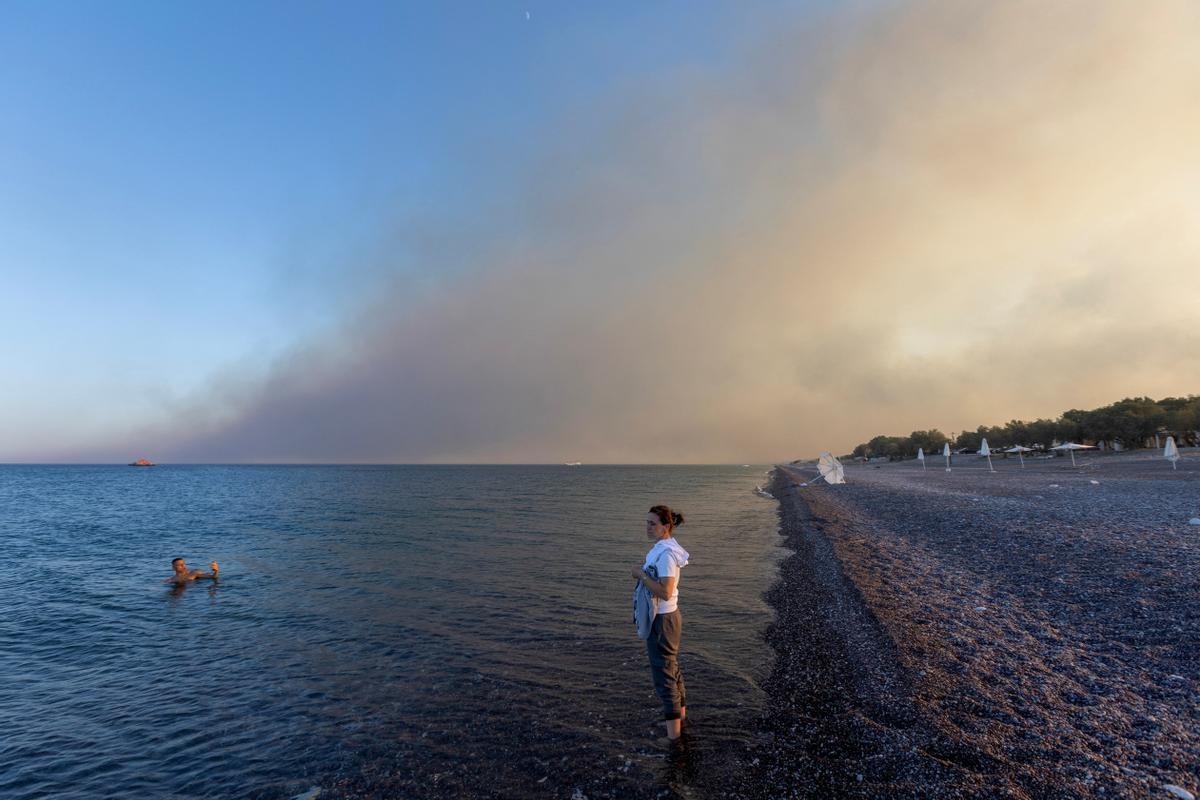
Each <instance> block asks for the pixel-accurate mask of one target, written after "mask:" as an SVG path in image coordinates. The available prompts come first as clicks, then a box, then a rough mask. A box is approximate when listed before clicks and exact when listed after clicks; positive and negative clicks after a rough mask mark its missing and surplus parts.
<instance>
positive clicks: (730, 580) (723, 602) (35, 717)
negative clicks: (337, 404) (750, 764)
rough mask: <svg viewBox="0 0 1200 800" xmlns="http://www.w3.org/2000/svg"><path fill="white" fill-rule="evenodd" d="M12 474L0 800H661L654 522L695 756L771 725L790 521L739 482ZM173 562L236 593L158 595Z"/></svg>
mask: <svg viewBox="0 0 1200 800" xmlns="http://www.w3.org/2000/svg"><path fill="white" fill-rule="evenodd" d="M0 470H3V473H2V474H0V477H2V478H3V480H2V481H0V545H2V546H3V549H4V552H5V553H6V554H11V555H8V556H7V557H6V558H5V559H3V560H0V675H3V676H4V678H5V680H4V681H2V682H0V730H4V731H5V736H4V737H3V738H2V739H0V764H2V765H3V767H0V796H3V797H5V798H12V799H13V800H32V798H35V797H43V796H61V797H168V796H174V795H175V794H178V788H177V787H180V786H187V787H188V790H187V792H186V793H187V795H188V796H190V797H223V798H224V797H255V798H265V799H270V800H275V799H276V798H280V799H282V798H290V797H293V796H295V795H298V794H301V793H303V792H305V791H308V790H309V789H310V788H312V787H314V786H316V787H320V788H321V789H322V794H321V797H322V798H334V797H338V796H349V795H354V794H355V793H358V794H360V795H379V796H388V795H398V796H414V795H417V796H428V795H430V794H438V795H439V796H448V797H454V796H461V797H471V796H479V795H487V796H494V795H497V794H500V795H508V796H528V795H531V794H540V795H546V794H558V795H565V796H570V795H571V793H572V790H573V789H574V788H575V787H586V786H592V787H596V786H601V787H607V788H606V789H605V791H608V792H610V793H617V794H621V795H623V796H631V797H638V796H650V795H652V794H654V793H655V792H657V791H660V790H662V789H663V787H664V786H665V784H664V783H663V781H664V780H667V778H665V777H664V776H663V774H662V772H661V770H662V763H661V760H660V759H659V758H658V757H657V755H655V754H654V753H653V748H652V747H649V748H648V747H647V745H646V742H647V739H646V736H647V730H648V729H649V727H650V726H651V725H652V724H653V723H654V722H655V720H656V718H657V711H656V706H657V704H656V702H655V701H654V699H653V697H652V696H651V686H650V681H649V677H648V670H647V666H646V661H645V652H644V647H643V645H642V644H641V643H640V642H639V641H638V640H637V638H636V636H635V635H634V634H633V630H632V625H631V623H630V621H629V593H630V590H631V588H632V583H631V580H630V579H629V577H628V573H629V568H630V566H632V565H634V564H636V563H640V562H641V559H642V557H643V555H644V552H645V550H646V549H647V547H648V544H647V543H646V541H645V539H644V534H643V532H642V528H643V525H642V520H643V518H644V514H645V510H644V509H646V508H649V506H650V505H653V504H654V503H656V502H668V503H670V504H671V505H673V506H676V507H678V508H681V509H682V510H684V512H685V513H686V515H687V518H688V524H687V527H685V528H683V529H681V532H680V534H679V535H680V537H681V539H682V540H684V541H685V542H686V544H687V547H688V549H689V551H691V553H692V565H691V566H689V567H688V568H687V570H686V571H685V573H684V575H683V578H682V581H681V608H682V609H683V613H684V619H685V628H684V645H683V655H682V659H681V660H682V664H683V667H684V670H685V674H686V675H687V677H688V683H689V688H690V690H691V692H692V694H693V695H695V696H697V697H698V698H702V699H701V700H700V701H699V702H698V706H699V707H700V708H701V711H700V712H698V713H697V717H696V723H695V724H696V727H697V730H700V731H706V734H705V737H703V738H702V739H701V741H700V744H699V745H698V750H699V752H701V753H707V754H708V758H709V760H710V761H711V760H715V759H717V758H718V757H719V754H720V753H722V752H723V751H725V750H729V749H730V748H733V747H740V746H741V745H740V742H741V736H742V734H741V731H742V729H743V728H744V724H743V723H744V719H745V717H746V716H747V715H748V714H751V713H752V710H753V708H754V707H755V704H756V703H758V702H760V701H761V692H760V690H759V688H758V684H757V681H758V677H757V676H759V675H760V674H761V670H762V669H763V668H764V667H768V666H769V661H768V660H769V658H770V653H769V651H768V650H767V649H766V647H765V645H763V643H762V641H761V639H760V637H759V630H760V629H761V627H762V626H764V625H765V624H766V623H767V622H768V621H769V619H770V612H769V609H767V607H766V606H765V604H764V603H763V602H762V600H761V594H762V591H763V590H765V588H766V586H765V585H764V583H766V582H769V580H770V576H769V568H770V564H771V559H772V553H773V548H774V546H775V534H774V530H775V524H776V520H775V510H774V509H773V508H771V507H768V506H767V505H766V504H763V503H760V502H758V501H757V500H756V499H755V498H754V497H753V496H752V495H751V494H750V491H748V490H749V489H750V486H749V485H747V481H752V480H753V479H752V478H750V477H749V475H750V474H751V473H748V472H746V471H744V470H743V469H741V468H739V467H724V468H722V467H680V468H661V467H654V468H642V467H636V468H634V467H611V468H608V467H588V468H586V469H582V470H562V469H561V468H556V467H547V468H538V467H504V468H499V467H420V468H415V467H379V468H361V467H358V468H341V467H179V468H173V467H158V468H156V469H155V470H144V471H138V472H137V474H136V476H134V475H133V472H134V471H131V470H127V469H124V468H109V467H21V468H16V467H3V468H0ZM751 485H752V484H751ZM758 488H759V489H760V490H761V487H758ZM176 556H181V557H184V558H186V559H187V560H188V561H189V564H191V565H193V566H203V565H206V564H207V563H208V561H209V560H212V559H216V560H218V561H220V562H221V565H222V568H221V572H222V576H223V577H222V579H221V581H220V582H219V583H213V582H207V581H206V582H197V583H195V584H193V585H190V586H188V587H186V588H184V589H182V590H178V589H172V588H171V587H168V586H165V585H163V583H162V580H163V578H164V577H165V576H166V574H167V573H168V571H169V562H170V559H171V558H174V557H176ZM550 753H554V755H553V756H550V755H549V754H550ZM656 787H657V788H656Z"/></svg>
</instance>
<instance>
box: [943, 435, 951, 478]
mask: <svg viewBox="0 0 1200 800" xmlns="http://www.w3.org/2000/svg"><path fill="white" fill-rule="evenodd" d="M942 455H943V456H944V457H945V458H946V472H949V471H950V443H949V442H946V444H944V445H942Z"/></svg>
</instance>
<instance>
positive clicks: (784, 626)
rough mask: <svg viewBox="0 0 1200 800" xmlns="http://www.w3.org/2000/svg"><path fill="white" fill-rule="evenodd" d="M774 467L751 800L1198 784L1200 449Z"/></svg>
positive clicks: (1136, 791) (1125, 793) (1119, 792)
mask: <svg viewBox="0 0 1200 800" xmlns="http://www.w3.org/2000/svg"><path fill="white" fill-rule="evenodd" d="M1077 459H1078V466H1076V467H1072V465H1071V462H1070V460H1069V459H1065V458H1057V459H1053V460H1027V461H1026V465H1025V467H1024V468H1021V467H1020V465H1019V463H1018V462H1017V460H1015V459H1012V460H996V461H995V465H996V470H997V471H996V472H995V473H991V472H989V471H988V467H987V462H986V460H983V459H978V458H977V457H968V458H966V459H964V458H963V457H961V456H960V457H956V461H955V465H954V470H953V471H952V472H949V473H947V472H945V470H944V469H943V467H942V466H941V464H940V459H938V460H937V461H931V462H930V468H929V469H928V471H923V470H922V468H921V465H920V464H919V463H918V462H904V463H895V464H887V465H880V466H876V465H864V466H848V467H847V470H846V480H847V484H846V485H843V486H828V485H824V484H821V485H815V486H802V485H800V484H802V483H803V482H804V481H806V480H808V479H810V478H811V477H813V476H814V475H815V470H812V469H807V470H806V469H802V468H797V467H785V468H780V469H778V470H776V472H775V474H774V476H773V477H774V480H773V483H772V485H771V489H772V491H773V493H774V494H775V496H776V497H777V498H778V499H779V501H780V513H781V519H782V529H781V533H782V534H783V535H784V537H785V542H786V546H787V547H789V548H790V549H792V550H793V551H795V555H793V556H792V557H790V558H789V559H787V560H786V561H784V562H783V564H782V566H781V570H782V575H781V580H780V582H779V584H778V585H777V586H776V587H775V588H774V589H773V590H772V592H771V594H770V596H769V598H768V599H769V601H770V602H771V604H772V605H773V606H774V607H775V609H776V613H777V620H776V623H775V624H774V626H773V627H772V628H771V630H770V631H769V633H768V640H769V643H770V644H771V645H772V646H773V647H774V649H775V651H776V655H777V660H776V664H775V667H774V671H773V672H772V674H771V676H770V678H769V679H768V680H767V681H766V683H765V684H764V689H765V691H766V692H767V695H768V697H769V698H770V702H769V703H768V705H767V709H768V710H767V712H766V713H765V714H764V716H763V718H762V720H761V721H760V723H759V726H760V728H761V734H762V736H763V739H764V740H765V743H764V745H763V746H762V747H761V748H760V752H759V753H758V755H757V763H753V762H752V763H751V765H750V768H749V770H748V772H747V774H746V775H745V783H744V784H743V787H742V789H741V794H742V795H744V796H775V797H818V796H831V795H836V796H863V797H931V796H936V797H954V796H961V797H1018V798H1040V797H1133V798H1142V797H1145V798H1154V797H1172V796H1182V795H1178V794H1172V789H1170V788H1166V787H1167V786H1178V787H1181V788H1182V789H1185V790H1188V791H1191V792H1192V793H1200V758H1198V754H1200V662H1198V660H1197V656H1200V603H1198V602H1197V601H1198V599H1200V591H1198V589H1200V569H1198V568H1200V526H1196V525H1190V524H1189V519H1190V518H1192V517H1197V516H1200V456H1196V455H1195V454H1185V458H1184V460H1182V461H1180V462H1179V469H1178V470H1172V468H1171V465H1170V464H1169V463H1168V462H1166V461H1164V460H1163V459H1162V458H1159V457H1155V456H1154V455H1152V454H1150V453H1145V452H1143V453H1132V454H1111V455H1089V456H1085V457H1082V458H1081V457H1079V456H1077Z"/></svg>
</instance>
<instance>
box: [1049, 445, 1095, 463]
mask: <svg viewBox="0 0 1200 800" xmlns="http://www.w3.org/2000/svg"><path fill="white" fill-rule="evenodd" d="M1050 449H1051V450H1066V451H1067V452H1069V453H1070V454H1071V466H1072V467H1073V466H1075V451H1076V450H1095V449H1096V448H1095V447H1093V446H1091V445H1090V444H1076V443H1075V442H1063V443H1062V444H1060V445H1058V446H1057V447H1051V448H1050Z"/></svg>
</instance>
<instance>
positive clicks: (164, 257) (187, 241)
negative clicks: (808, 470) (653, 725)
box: [0, 0, 1200, 463]
mask: <svg viewBox="0 0 1200 800" xmlns="http://www.w3.org/2000/svg"><path fill="white" fill-rule="evenodd" d="M1198 37H1200V6H1197V5H1196V4H1195V3H1192V2H1189V0H1160V1H1158V2H1155V3H1143V2H1123V1H1121V2H1118V1H1116V0H1088V2H1070V1H1067V2H1062V3H1054V4H1046V3H1040V2H1025V1H1024V0H1014V2H1008V3H1003V4H996V3H983V2H962V1H961V0H954V1H953V2H951V1H950V0H918V1H917V2H904V1H903V0H887V1H886V2H865V1H864V2H838V3H830V2H801V1H800V0H796V2H739V3H701V2H639V3H619V2H618V3H603V4H566V3H556V2H512V3H510V2H477V3H465V2H445V3H425V4H405V3H377V4H376V3H365V2H359V3H351V4H333V3H302V2H288V3H283V2H279V3H270V2H263V3H254V4H233V3H229V4H223V3H204V4H199V3H197V4H182V3H178V4H162V3H151V2H144V3H134V2H116V3H111V4H103V5H98V4H88V3H65V2H48V3H47V2H15V3H12V4H10V5H9V6H7V7H6V21H5V25H4V26H0V337H2V340H3V341H4V343H5V345H4V347H3V348H0V461H14V462H118V463H119V462H123V461H128V460H132V459H133V458H135V457H139V456H146V457H150V458H152V459H153V460H155V461H160V462H222V463H229V462H321V463H329V462H354V463H424V462H454V463H506V462H508V463H542V462H549V463H556V462H562V461H584V462H592V463H596V462H610V463H694V462H706V463H751V462H753V463H772V462H776V461H781V460H787V459H792V458H798V457H803V456H813V455H815V454H816V453H818V452H821V451H823V450H832V451H834V452H846V451H848V450H849V449H851V448H852V447H853V446H854V445H855V444H856V443H858V442H861V441H865V440H866V439H868V438H870V437H871V436H873V435H876V434H880V433H884V434H891V435H903V434H906V433H908V432H909V431H912V430H916V429H925V428H930V427H938V428H940V429H942V430H943V431H947V432H950V431H954V430H961V429H964V428H972V429H973V428H974V427H975V426H977V425H980V424H997V423H1002V422H1005V421H1007V420H1009V419H1013V418H1022V419H1028V418H1034V417H1041V416H1056V415H1057V414H1059V413H1061V412H1062V411H1064V410H1066V409H1068V408H1091V407H1095V406H1098V405H1103V404H1106V403H1108V402H1111V401H1113V400H1117V399H1120V398H1121V397H1125V396H1132V395H1149V396H1152V397H1162V396H1167V395H1182V394H1189V393H1197V392H1200V381H1198V380H1197V378H1196V375H1197V374H1200V372H1198V369H1197V368H1198V367H1200V325H1198V324H1197V320H1200V313H1198V312H1200V307H1198V305H1200V268H1198V261H1200V225H1197V222H1198V221H1200V220H1198V217H1200V103H1197V102H1196V98H1197V97H1200V48H1196V47H1195V46H1194V45H1195V42H1196V41H1198V40H1200V38H1198Z"/></svg>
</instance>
